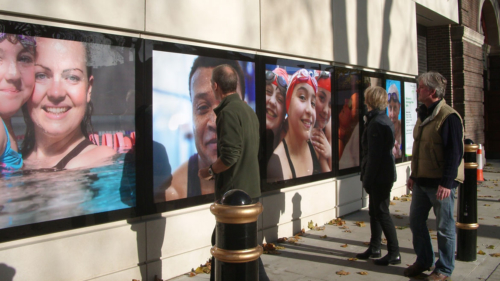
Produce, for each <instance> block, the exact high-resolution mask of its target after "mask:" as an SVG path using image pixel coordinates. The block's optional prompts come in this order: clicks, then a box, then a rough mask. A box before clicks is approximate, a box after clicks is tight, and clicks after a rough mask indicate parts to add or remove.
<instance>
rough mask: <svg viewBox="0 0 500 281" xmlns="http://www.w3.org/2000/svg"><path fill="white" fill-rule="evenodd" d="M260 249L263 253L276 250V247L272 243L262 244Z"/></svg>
mask: <svg viewBox="0 0 500 281" xmlns="http://www.w3.org/2000/svg"><path fill="white" fill-rule="evenodd" d="M262 248H264V251H274V250H276V245H274V243H264V244H262Z"/></svg>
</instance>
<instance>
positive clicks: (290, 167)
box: [267, 69, 322, 182]
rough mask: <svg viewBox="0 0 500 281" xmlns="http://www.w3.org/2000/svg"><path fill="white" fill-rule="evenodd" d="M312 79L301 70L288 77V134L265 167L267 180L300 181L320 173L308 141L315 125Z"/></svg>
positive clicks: (316, 159)
mask: <svg viewBox="0 0 500 281" xmlns="http://www.w3.org/2000/svg"><path fill="white" fill-rule="evenodd" d="M317 91H318V85H317V83H316V80H315V79H314V78H313V77H311V76H310V75H309V72H308V71H307V70H305V69H299V70H298V71H297V72H296V73H295V74H294V75H293V76H292V78H291V81H290V85H288V89H287V94H286V110H287V114H288V118H287V122H288V131H287V132H286V135H285V137H284V138H283V140H282V141H281V143H280V144H279V145H278V146H277V147H276V149H275V150H274V153H273V155H272V156H271V159H270V160H269V163H268V166H267V175H268V181H271V182H272V181H280V180H288V179H292V178H300V177H304V176H309V175H312V174H317V173H320V172H322V170H321V167H320V163H319V160H318V158H317V156H316V152H315V151H314V148H313V145H312V144H311V142H310V138H311V130H312V128H313V127H314V124H315V123H316V93H317Z"/></svg>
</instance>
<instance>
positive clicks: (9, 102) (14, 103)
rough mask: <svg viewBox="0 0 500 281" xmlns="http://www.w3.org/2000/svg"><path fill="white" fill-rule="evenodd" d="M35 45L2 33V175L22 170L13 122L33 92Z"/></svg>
mask: <svg viewBox="0 0 500 281" xmlns="http://www.w3.org/2000/svg"><path fill="white" fill-rule="evenodd" d="M35 45H36V44H35V40H34V38H33V37H30V36H24V35H16V34H8V33H0V120H1V121H2V122H1V123H2V125H3V126H2V125H0V171H1V170H4V169H5V170H16V169H20V168H21V167H22V166H23V159H22V156H21V154H20V153H19V149H18V146H17V141H16V136H15V135H14V128H13V127H12V123H11V118H12V116H13V115H14V114H15V113H16V112H17V111H18V110H19V109H20V108H21V106H22V105H23V104H24V103H25V102H26V101H27V100H28V99H29V97H30V95H31V93H32V92H33V86H34V84H35V75H34V73H35V72H34V71H35V64H34V63H35Z"/></svg>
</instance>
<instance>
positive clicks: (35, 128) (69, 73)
mask: <svg viewBox="0 0 500 281" xmlns="http://www.w3.org/2000/svg"><path fill="white" fill-rule="evenodd" d="M36 40H37V56H36V63H35V89H34V91H33V95H32V96H31V98H30V99H29V100H28V102H27V103H26V106H25V108H23V111H24V112H23V113H24V114H25V121H26V126H27V128H26V135H25V141H24V142H23V148H22V154H23V157H24V159H25V164H26V167H27V168H30V169H38V168H53V169H55V170H60V169H73V168H79V167H93V166H99V165H103V164H105V163H106V160H110V157H111V156H112V155H114V154H115V151H114V150H113V149H112V148H109V147H106V146H96V145H94V144H93V143H92V142H91V141H90V140H89V127H91V123H90V117H91V115H92V102H91V94H92V84H93V81H94V77H93V76H92V73H91V71H92V68H91V67H89V66H88V63H89V58H90V55H89V51H88V49H87V48H86V45H85V44H84V43H82V42H77V41H69V40H58V39H49V38H41V37H39V38H37V39H36Z"/></svg>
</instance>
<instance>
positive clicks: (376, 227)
mask: <svg viewBox="0 0 500 281" xmlns="http://www.w3.org/2000/svg"><path fill="white" fill-rule="evenodd" d="M381 189H382V188H380V189H378V190H377V187H375V188H373V189H372V192H370V199H369V206H368V213H369V215H370V230H371V235H372V236H371V239H370V247H371V248H372V249H373V250H378V249H380V245H381V243H382V232H383V233H384V235H385V238H386V239H387V251H388V252H389V254H399V243H398V236H397V234H396V228H395V227H394V222H393V221H392V218H391V214H390V212H389V202H390V195H391V194H390V191H389V192H386V191H381ZM389 190H390V189H389Z"/></svg>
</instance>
